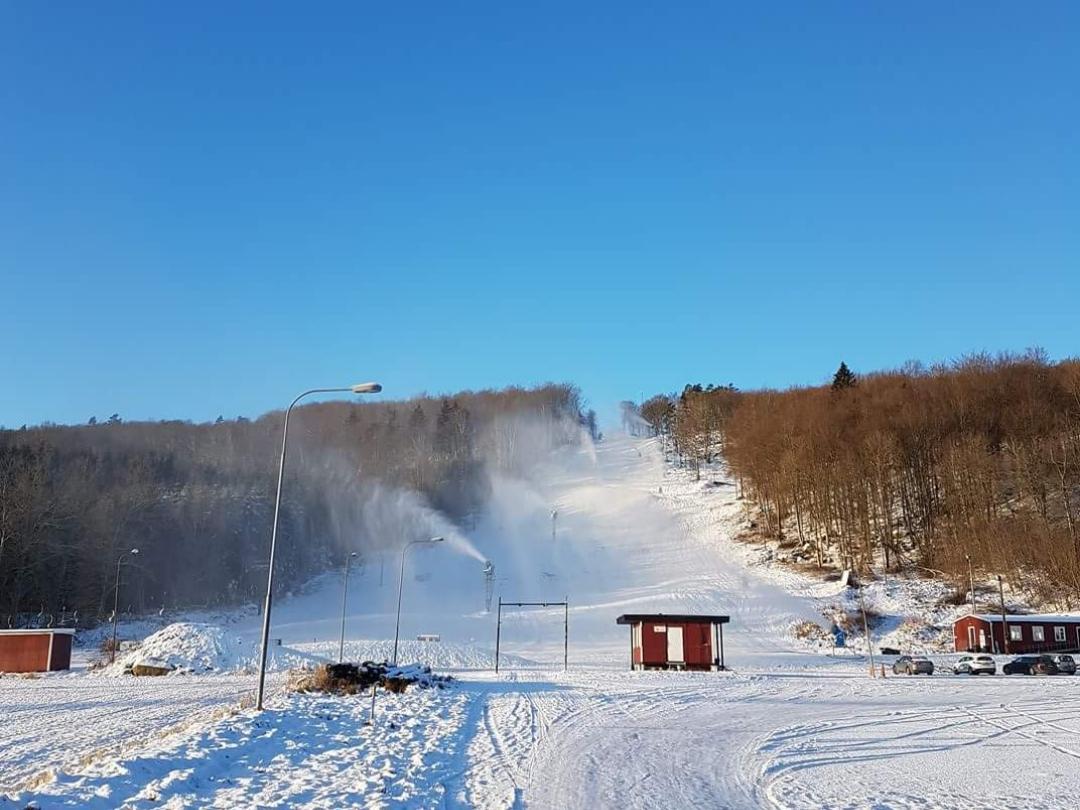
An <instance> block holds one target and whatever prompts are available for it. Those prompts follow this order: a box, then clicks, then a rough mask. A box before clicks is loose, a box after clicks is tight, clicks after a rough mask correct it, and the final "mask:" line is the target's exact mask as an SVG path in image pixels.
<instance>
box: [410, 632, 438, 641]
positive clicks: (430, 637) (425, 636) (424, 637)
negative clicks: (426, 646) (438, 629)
mask: <svg viewBox="0 0 1080 810" xmlns="http://www.w3.org/2000/svg"><path fill="white" fill-rule="evenodd" d="M416 640H417V641H440V640H441V636H439V634H438V633H421V634H420V635H418V636H417V637H416Z"/></svg>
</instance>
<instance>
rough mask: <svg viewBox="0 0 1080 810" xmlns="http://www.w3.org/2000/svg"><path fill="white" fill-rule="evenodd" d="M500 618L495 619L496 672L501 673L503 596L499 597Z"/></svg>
mask: <svg viewBox="0 0 1080 810" xmlns="http://www.w3.org/2000/svg"><path fill="white" fill-rule="evenodd" d="M498 615H499V618H498V619H496V621H495V674H498V673H499V636H501V635H502V597H501V596H500V597H499V614H498Z"/></svg>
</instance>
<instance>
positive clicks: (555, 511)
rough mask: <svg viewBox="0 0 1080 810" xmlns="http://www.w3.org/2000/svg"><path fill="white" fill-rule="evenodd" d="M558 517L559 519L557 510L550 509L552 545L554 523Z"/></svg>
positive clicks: (552, 540)
mask: <svg viewBox="0 0 1080 810" xmlns="http://www.w3.org/2000/svg"><path fill="white" fill-rule="evenodd" d="M558 517H559V510H558V509H552V510H551V542H552V543H554V542H555V521H556V519H557V518H558Z"/></svg>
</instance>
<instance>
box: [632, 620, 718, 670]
mask: <svg viewBox="0 0 1080 810" xmlns="http://www.w3.org/2000/svg"><path fill="white" fill-rule="evenodd" d="M615 621H616V623H617V624H627V625H630V669H696V670H704V671H709V670H721V669H724V625H725V624H727V623H728V622H729V621H730V619H729V618H728V617H727V616H690V615H680V614H665V613H627V614H625V615H623V616H620V617H619V618H618V619H616V620H615Z"/></svg>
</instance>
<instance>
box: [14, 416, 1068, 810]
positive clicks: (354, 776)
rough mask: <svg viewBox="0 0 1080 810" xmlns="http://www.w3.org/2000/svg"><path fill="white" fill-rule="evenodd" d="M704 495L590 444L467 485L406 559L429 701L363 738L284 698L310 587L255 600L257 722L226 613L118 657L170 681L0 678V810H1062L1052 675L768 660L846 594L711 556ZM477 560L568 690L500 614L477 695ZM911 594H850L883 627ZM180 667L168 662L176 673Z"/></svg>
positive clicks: (322, 654)
mask: <svg viewBox="0 0 1080 810" xmlns="http://www.w3.org/2000/svg"><path fill="white" fill-rule="evenodd" d="M709 476H711V477H705V478H703V480H702V481H694V480H692V478H691V477H690V476H688V475H686V474H685V473H683V472H682V471H679V470H673V469H671V468H670V467H668V466H667V465H666V464H665V463H664V461H663V459H662V456H661V454H660V450H659V448H658V446H657V445H656V443H655V442H654V441H651V440H638V439H631V438H627V437H620V436H616V437H612V438H609V439H608V440H606V441H604V442H602V443H600V444H599V445H598V446H597V447H596V448H595V452H592V451H591V448H590V449H589V450H588V451H579V452H575V453H573V454H567V456H566V457H564V458H556V459H552V460H550V461H549V462H547V463H546V464H544V465H541V466H540V467H538V469H536V470H535V471H534V472H533V473H532V474H531V475H530V476H528V477H527V478H520V479H503V480H495V481H493V489H492V492H493V498H492V505H491V509H490V510H489V513H488V514H487V515H485V516H484V517H483V518H482V519H481V520H480V521H478V525H477V526H476V527H475V528H474V529H471V530H470V531H469V532H468V539H467V540H465V539H464V538H455V540H456V542H452V543H447V544H445V545H446V546H447V548H445V549H444V548H426V547H419V548H417V549H415V550H414V551H413V552H410V554H411V556H410V557H409V559H408V560H407V564H408V567H407V575H406V578H405V598H404V600H403V601H404V605H405V607H404V609H403V613H402V628H403V629H402V637H403V638H404V639H406V641H405V642H404V643H403V645H402V650H403V652H402V655H401V658H402V660H403V661H420V662H422V663H427V664H429V665H432V666H434V667H435V668H436V669H438V670H439V671H440V672H449V673H450V674H452V675H454V677H455V679H456V681H455V682H454V683H453V684H451V685H450V686H449V687H448V688H446V689H418V688H410V689H409V690H408V691H407V692H405V693H404V694H400V695H398V694H390V693H387V692H383V691H380V692H379V694H378V699H377V704H376V707H375V722H374V724H371V725H369V724H367V721H368V717H369V711H370V708H371V703H370V699H369V698H368V697H366V696H358V697H330V696H324V695H311V694H307V695H305V694H292V693H288V692H286V691H285V689H284V669H285V668H287V667H289V666H298V665H303V664H304V663H310V662H317V661H324V660H327V659H331V658H334V659H336V655H337V643H338V641H337V639H338V633H339V631H340V620H341V619H340V617H341V601H340V600H341V590H340V580H339V579H338V578H337V577H335V576H333V575H328V576H327V577H325V578H324V579H322V580H320V581H319V582H317V583H315V584H314V586H313V587H312V588H311V589H309V590H308V591H307V592H305V593H298V594H293V595H291V596H290V597H288V598H285V599H281V600H279V605H278V606H277V607H276V609H275V613H274V629H273V632H272V636H273V637H274V638H275V639H280V640H281V645H280V646H277V645H275V647H274V660H273V664H274V671H273V672H272V673H271V677H270V699H269V701H268V708H267V711H265V712H263V713H261V714H260V713H256V712H254V711H253V710H252V709H251V708H250V696H251V692H252V690H253V687H254V676H253V675H252V674H251V673H250V671H249V670H245V668H248V667H250V664H251V661H252V660H253V658H254V653H255V651H256V650H257V644H256V642H257V639H258V617H257V616H254V615H252V614H250V613H243V612H238V613H237V614H235V615H233V616H230V617H216V618H215V619H214V620H212V621H211V620H210V619H208V618H207V617H205V616H188V617H185V619H188V620H190V621H192V622H193V624H191V625H190V628H189V629H188V630H185V631H183V632H182V633H180V634H181V635H182V636H183V638H182V639H180V640H179V641H178V644H179V649H177V647H176V645H175V644H170V642H169V639H170V638H171V637H172V636H174V635H176V634H177V633H178V632H180V631H177V630H170V631H169V632H167V633H162V634H159V635H158V636H156V637H155V639H154V640H152V641H148V649H145V650H144V651H143V652H144V654H145V655H147V656H148V657H152V658H154V659H155V660H159V661H161V660H165V661H168V662H170V663H172V664H173V665H177V666H181V667H185V668H187V669H189V670H191V671H190V672H189V673H187V674H176V675H170V676H166V677H160V678H132V677H130V676H125V675H123V674H122V669H121V668H120V667H119V666H116V667H113V668H106V669H105V670H101V671H96V672H87V671H85V669H84V667H76V669H75V670H73V671H72V672H70V673H61V674H52V675H48V676H43V677H40V678H17V677H5V678H3V679H0V718H2V723H0V807H12V808H15V807H18V808H23V807H27V806H32V807H41V808H51V807H88V808H95V807H97V808H117V807H131V808H150V807H154V808H160V807H170V808H173V807H222V808H225V807H228V808H235V807H321V808H340V807H370V808H397V807H409V808H413V807H416V808H426V807H431V808H443V807H480V808H516V807H528V808H606V807H611V808H637V807H640V808H658V807H671V808H687V807H703V808H724V807H729V808H755V807H790V808H821V807H831V808H869V807H873V808H935V807H957V808H959V807H963V808H1012V807H1015V808H1042V807H1045V808H1050V807H1055V808H1057V807H1066V806H1075V804H1076V796H1077V795H1080V767H1078V766H1080V677H1056V678H1024V677H1014V678H1006V677H1003V676H1001V675H998V676H996V677H993V678H988V677H978V678H971V677H967V678H964V677H956V676H952V675H949V674H947V673H948V666H949V658H950V657H949V656H945V655H936V656H934V657H935V661H936V663H937V664H938V674H936V675H934V676H932V677H892V676H891V675H890V677H888V678H885V679H881V678H877V679H871V678H869V677H868V675H867V662H866V661H865V660H864V659H862V658H859V657H854V656H853V655H851V654H847V655H838V656H834V655H830V654H826V651H824V650H819V649H815V648H813V647H811V646H810V645H808V644H806V643H804V642H800V641H798V640H796V639H795V638H794V636H793V635H792V628H793V626H794V625H795V624H796V623H798V622H800V621H806V620H810V621H817V622H819V623H820V622H821V621H822V612H823V611H824V610H827V609H829V607H830V606H832V605H835V604H837V603H840V602H843V600H844V599H845V598H847V597H845V596H844V595H843V594H842V589H841V587H840V585H839V583H823V582H821V581H820V580H811V579H809V578H806V577H803V576H801V575H799V574H797V573H793V572H791V571H789V570H787V569H784V568H781V567H779V566H762V565H759V564H757V563H755V562H754V560H755V558H756V556H757V555H759V552H758V551H756V550H755V549H751V548H748V547H746V546H744V545H741V544H739V543H736V542H734V541H733V540H732V537H733V536H734V534H735V531H736V528H737V527H738V526H739V525H740V523H741V522H744V521H745V518H744V517H743V515H742V512H741V505H740V504H739V502H738V501H737V500H736V499H735V492H734V487H733V486H731V482H729V481H726V480H724V479H723V477H722V469H720V470H715V469H714V470H712V471H710V473H709ZM552 509H555V510H557V516H556V524H555V529H556V536H555V539H554V540H553V539H552V517H551V510H552ZM484 559H491V560H493V561H494V563H495V566H496V579H495V589H494V593H495V598H496V599H497V598H498V597H499V596H502V597H503V599H504V600H508V601H556V600H562V599H564V598H568V599H569V602H570V606H571V607H570V618H569V623H570V651H569V652H570V668H569V671H567V672H563V671H562V668H561V667H562V612H561V608H559V609H550V610H545V609H543V608H540V609H523V610H517V609H515V610H513V611H504V624H503V635H502V648H503V652H504V657H503V658H502V659H501V660H502V667H501V668H500V672H499V673H498V674H497V675H496V674H495V673H494V672H493V671H492V666H491V662H492V648H493V646H494V616H493V613H489V612H487V611H486V610H485V591H484V581H483V576H482V573H481V566H482V564H483V560H484ZM399 564H400V558H399V556H398V555H397V554H391V555H388V556H387V557H386V558H385V559H382V560H380V559H375V560H371V559H367V560H365V561H364V564H363V565H361V566H358V568H357V570H356V571H355V572H354V574H353V577H354V578H353V579H351V580H350V596H349V601H348V604H347V610H346V613H347V641H346V657H347V658H351V659H359V658H385V657H387V656H388V655H389V652H390V644H391V643H390V642H389V641H387V639H388V638H392V634H393V624H394V614H393V607H394V604H395V599H396V596H397V592H396V585H397V575H398V570H399V569H398V566H399ZM919 587H923V586H922V585H915V584H912V585H911V586H910V587H909V586H904V585H902V584H897V583H896V582H894V583H892V584H888V583H886V584H882V585H881V586H880V587H879V589H878V592H876V593H872V594H871V595H872V596H874V597H875V598H876V599H877V610H878V611H879V612H883V613H887V611H886V610H885V608H887V607H888V606H889V605H890V604H897V603H898V600H899V601H902V599H903V598H904V594H905V593H906V591H905V588H908V590H912V589H917V588H919ZM890 600H891V601H890ZM894 611H898V612H896V615H895V616H894V618H896V617H898V616H900V613H902V605H901V607H900V608H894ZM625 612H666V613H694V612H707V613H724V614H729V615H730V616H731V623H730V624H729V625H726V626H725V642H726V644H725V646H726V650H725V652H726V658H727V661H728V664H729V665H730V666H731V668H732V671H730V672H725V673H676V672H629V671H627V659H628V645H629V638H628V630H627V628H625V627H619V626H616V624H615V618H616V616H618V615H619V614H620V613H625ZM901 623H902V622H901V621H900V620H899V618H896V621H894V622H893V625H895V627H894V629H896V628H898V627H899V625H900V624H901ZM209 625H212V626H209ZM200 628H202V629H200ZM156 629H159V628H158V627H152V626H145V627H144V626H142V625H140V627H139V628H135V627H128V628H127V631H128V632H127V635H128V636H132V635H136V634H138V635H142V636H147V635H150V633H151V632H153V631H154V630H156ZM200 634H203V635H200ZM420 634H438V635H439V637H440V640H439V641H437V642H431V641H428V642H422V641H418V640H416V639H417V636H418V635H420ZM204 636H205V637H204ZM898 638H899V636H898ZM907 641H908V643H915V641H916V640H915V639H914V638H912V639H908V640H907ZM185 650H191V651H194V652H193V653H192V655H196V657H197V661H195V665H190V666H186V665H185V661H183V660H180V659H179V658H177V657H176V656H179V655H180V653H183V652H184V651H185ZM137 653H138V651H135V652H133V653H125V656H122V659H123V660H126V661H129V662H130V661H131V660H134V659H135V657H136V654H137ZM170 656H172V657H170ZM999 663H1000V662H999Z"/></svg>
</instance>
